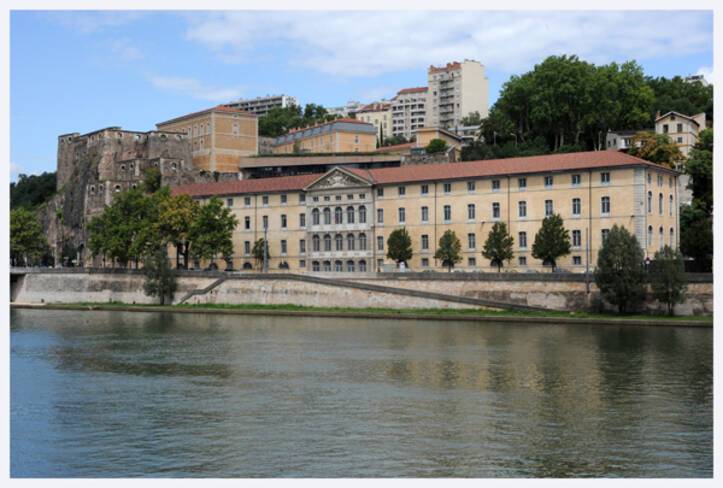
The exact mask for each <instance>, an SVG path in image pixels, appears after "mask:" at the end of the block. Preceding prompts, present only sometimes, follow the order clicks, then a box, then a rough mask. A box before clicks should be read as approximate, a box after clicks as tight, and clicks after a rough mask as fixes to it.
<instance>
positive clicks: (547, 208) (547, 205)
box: [545, 200, 553, 217]
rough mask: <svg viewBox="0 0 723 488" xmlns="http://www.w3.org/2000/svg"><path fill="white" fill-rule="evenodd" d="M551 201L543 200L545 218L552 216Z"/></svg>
mask: <svg viewBox="0 0 723 488" xmlns="http://www.w3.org/2000/svg"><path fill="white" fill-rule="evenodd" d="M552 212H553V210H552V200H545V217H549V216H550V215H552Z"/></svg>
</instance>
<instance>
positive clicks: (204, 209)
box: [189, 197, 238, 260]
mask: <svg viewBox="0 0 723 488" xmlns="http://www.w3.org/2000/svg"><path fill="white" fill-rule="evenodd" d="M237 223H238V221H237V219H236V216H234V215H233V214H232V213H231V211H230V210H229V209H228V208H227V207H225V206H224V205H223V203H222V202H221V200H220V199H219V198H218V197H211V198H210V199H209V200H208V202H206V204H205V205H201V206H200V208H199V210H198V215H197V216H196V219H195V220H194V221H193V224H192V225H191V228H190V229H189V240H190V242H191V249H190V254H191V256H192V257H193V258H194V259H195V260H200V259H208V260H213V259H214V258H215V257H216V256H218V255H219V254H220V255H222V256H223V257H225V258H229V257H230V256H232V255H233V241H232V240H231V236H232V235H233V230H234V229H235V228H236V225H237Z"/></svg>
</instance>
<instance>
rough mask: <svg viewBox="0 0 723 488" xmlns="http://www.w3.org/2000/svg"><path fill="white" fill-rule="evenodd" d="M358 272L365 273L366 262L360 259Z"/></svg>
mask: <svg viewBox="0 0 723 488" xmlns="http://www.w3.org/2000/svg"><path fill="white" fill-rule="evenodd" d="M359 272H360V273H366V272H367V262H366V261H365V260H364V259H362V260H361V261H359Z"/></svg>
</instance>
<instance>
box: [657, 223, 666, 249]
mask: <svg viewBox="0 0 723 488" xmlns="http://www.w3.org/2000/svg"><path fill="white" fill-rule="evenodd" d="M658 245H659V247H660V249H662V248H663V246H665V239H664V238H663V227H662V226H661V227H660V228H659V229H658Z"/></svg>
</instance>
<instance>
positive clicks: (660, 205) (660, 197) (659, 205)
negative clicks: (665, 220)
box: [658, 193, 663, 215]
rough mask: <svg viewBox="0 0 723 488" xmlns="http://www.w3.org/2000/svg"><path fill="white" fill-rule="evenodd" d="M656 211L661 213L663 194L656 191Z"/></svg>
mask: <svg viewBox="0 0 723 488" xmlns="http://www.w3.org/2000/svg"><path fill="white" fill-rule="evenodd" d="M658 213H659V214H660V215H663V194H662V193H658Z"/></svg>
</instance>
